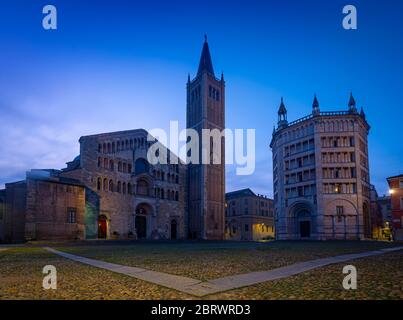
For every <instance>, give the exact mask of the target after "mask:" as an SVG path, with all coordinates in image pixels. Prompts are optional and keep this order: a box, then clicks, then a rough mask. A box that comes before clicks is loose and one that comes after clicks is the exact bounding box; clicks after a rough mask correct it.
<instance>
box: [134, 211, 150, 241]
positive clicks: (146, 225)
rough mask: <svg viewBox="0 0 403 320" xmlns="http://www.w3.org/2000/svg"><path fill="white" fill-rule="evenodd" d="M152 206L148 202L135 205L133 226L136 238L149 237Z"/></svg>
mask: <svg viewBox="0 0 403 320" xmlns="http://www.w3.org/2000/svg"><path fill="white" fill-rule="evenodd" d="M152 212H153V208H152V207H151V206H150V205H149V204H148V203H140V204H139V205H138V206H137V207H136V217H135V221H134V223H135V228H136V233H137V238H138V239H146V238H150V237H151V222H152V221H151V219H152Z"/></svg>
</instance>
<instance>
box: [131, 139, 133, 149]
mask: <svg viewBox="0 0 403 320" xmlns="http://www.w3.org/2000/svg"><path fill="white" fill-rule="evenodd" d="M130 149H133V140H132V139H130Z"/></svg>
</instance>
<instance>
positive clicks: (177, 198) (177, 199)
mask: <svg viewBox="0 0 403 320" xmlns="http://www.w3.org/2000/svg"><path fill="white" fill-rule="evenodd" d="M175 201H179V193H178V191H176V192H175Z"/></svg>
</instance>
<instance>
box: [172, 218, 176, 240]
mask: <svg viewBox="0 0 403 320" xmlns="http://www.w3.org/2000/svg"><path fill="white" fill-rule="evenodd" d="M176 225H177V224H176V220H172V221H171V240H176V233H177V230H176V227H177V226H176Z"/></svg>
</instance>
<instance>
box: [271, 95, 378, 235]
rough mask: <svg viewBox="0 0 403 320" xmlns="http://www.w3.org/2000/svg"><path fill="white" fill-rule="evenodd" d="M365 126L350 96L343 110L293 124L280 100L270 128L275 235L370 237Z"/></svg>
mask: <svg viewBox="0 0 403 320" xmlns="http://www.w3.org/2000/svg"><path fill="white" fill-rule="evenodd" d="M369 129H370V126H369V125H368V123H367V121H366V118H365V114H364V111H363V110H362V108H361V112H360V113H358V112H357V109H356V103H355V100H354V98H353V96H352V95H350V100H349V103H348V110H346V111H332V112H321V111H320V109H319V102H318V99H317V98H316V96H315V98H314V102H313V106H312V114H310V115H308V116H306V117H303V118H301V119H298V120H296V121H293V122H290V123H289V122H288V120H287V109H286V107H285V104H284V101H283V99H281V104H280V108H279V110H278V125H277V127H275V128H274V130H273V135H272V141H271V144H270V147H271V148H272V152H273V187H274V206H275V225H276V226H275V229H276V238H277V239H279V240H292V239H314V240H328V239H365V238H370V237H371V221H370V219H371V218H370V217H371V215H370V194H369V192H370V181H369V166H368V141H367V136H368V133H369Z"/></svg>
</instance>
